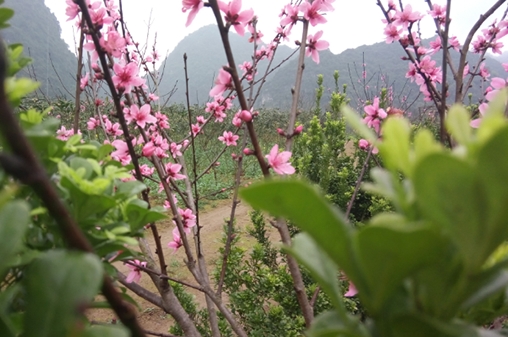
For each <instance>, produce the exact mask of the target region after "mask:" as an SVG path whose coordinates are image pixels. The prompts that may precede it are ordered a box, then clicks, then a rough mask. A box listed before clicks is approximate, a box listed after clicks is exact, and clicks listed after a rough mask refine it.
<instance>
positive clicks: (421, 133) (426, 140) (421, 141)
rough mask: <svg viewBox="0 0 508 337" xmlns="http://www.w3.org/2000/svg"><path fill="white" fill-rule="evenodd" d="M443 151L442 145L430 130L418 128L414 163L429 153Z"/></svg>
mask: <svg viewBox="0 0 508 337" xmlns="http://www.w3.org/2000/svg"><path fill="white" fill-rule="evenodd" d="M441 151H443V148H442V146H441V145H440V144H439V143H438V142H437V141H436V139H435V138H434V135H433V134H432V132H430V130H427V129H422V130H418V132H417V133H416V135H415V139H414V158H413V165H417V164H418V163H419V162H420V161H421V160H422V159H423V158H425V157H426V156H428V155H429V154H432V153H436V152H441Z"/></svg>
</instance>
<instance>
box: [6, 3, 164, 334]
mask: <svg viewBox="0 0 508 337" xmlns="http://www.w3.org/2000/svg"><path fill="white" fill-rule="evenodd" d="M5 10H6V9H5V8H1V9H0V18H1V19H3V18H5V17H6V16H5V15H3V14H4V11H5ZM1 25H4V22H1V23H0V26H1ZM7 50H8V52H7V57H8V58H9V59H8V62H9V73H8V75H9V77H8V78H6V86H7V89H6V91H7V95H8V99H9V101H10V103H11V104H12V105H13V106H18V114H17V116H18V118H19V122H20V124H21V126H22V127H23V129H24V131H25V134H26V136H27V137H28V140H29V142H30V143H31V145H32V146H33V148H34V149H35V150H36V151H37V153H38V154H39V159H40V160H41V161H42V163H43V164H44V166H45V168H46V170H47V173H48V174H49V176H50V177H51V178H52V180H53V182H54V183H55V186H56V187H57V191H58V193H59V195H58V197H59V198H61V199H62V200H66V206H67V207H68V209H69V211H70V213H71V214H72V216H73V217H74V218H75V219H76V220H77V222H78V223H79V226H80V228H81V230H82V232H83V233H85V235H86V237H87V238H88V240H89V242H90V243H91V244H92V247H93V249H94V251H95V253H96V254H89V253H82V252H76V251H70V250H68V249H66V244H65V243H64V241H63V239H62V232H61V229H60V228H59V227H58V226H57V225H56V222H55V219H54V218H53V217H52V216H50V214H49V212H48V209H47V208H46V205H45V204H44V202H43V200H41V199H39V198H38V197H37V195H36V193H34V190H32V189H30V188H29V187H28V186H27V185H21V184H18V183H14V182H13V180H12V179H10V178H9V177H8V176H7V175H6V174H5V172H4V171H3V170H2V171H0V224H2V226H0V237H2V238H9V239H8V240H7V241H5V240H4V243H3V244H2V249H1V251H0V253H1V254H2V263H1V264H0V289H1V292H0V335H2V336H6V337H8V336H13V337H14V336H19V335H20V334H23V336H27V337H30V336H43V337H44V336H47V337H50V336H63V335H66V334H68V333H72V335H73V336H104V335H108V336H118V337H120V336H126V335H127V334H126V331H125V330H124V329H123V328H119V327H99V328H97V327H90V326H89V325H87V324H82V323H83V309H85V308H86V307H87V306H88V305H90V303H91V301H92V300H93V298H94V297H95V295H96V294H97V293H98V292H99V289H100V287H101V284H102V282H103V278H104V275H105V274H106V273H107V272H111V273H115V272H116V271H115V270H114V269H112V268H111V266H109V265H107V264H104V263H103V262H105V261H108V262H112V261H114V260H117V259H123V258H130V257H133V256H136V255H137V254H138V253H137V252H135V251H132V250H131V249H130V248H129V247H128V245H136V244H137V241H136V239H135V238H137V237H140V236H141V235H142V234H143V231H144V228H143V226H144V225H146V224H147V223H149V222H152V221H155V220H157V219H161V218H164V217H165V215H164V214H162V213H160V212H159V211H158V210H157V209H156V208H152V209H148V207H147V205H146V203H143V202H142V201H140V200H139V199H137V194H138V193H139V192H140V191H141V190H144V189H145V188H146V187H145V186H144V185H143V184H141V183H139V182H136V181H122V180H123V179H125V178H129V177H130V176H131V175H130V173H129V167H122V166H121V165H120V164H119V163H118V162H116V161H113V160H112V159H111V157H110V156H109V154H110V152H111V150H112V146H111V145H101V144H99V143H97V142H93V141H92V142H89V143H85V142H83V141H82V140H81V136H80V135H75V136H72V137H70V138H69V139H68V140H67V141H61V140H58V139H56V138H55V132H56V129H57V127H58V125H59V124H60V122H59V121H58V120H56V119H54V118H48V117H47V114H48V112H49V109H46V110H44V111H38V110H37V109H34V108H28V109H25V106H23V105H20V103H21V98H23V97H25V96H26V95H28V94H29V93H30V92H32V91H33V90H34V89H35V88H36V87H37V83H35V82H33V81H31V80H29V79H26V78H16V77H15V75H16V74H17V73H18V72H19V71H20V70H21V69H22V68H23V67H24V66H26V65H27V62H26V61H25V58H23V56H22V55H21V51H22V47H21V46H20V45H17V44H16V45H10V46H8V47H7ZM1 147H2V150H3V151H4V153H5V151H7V152H8V147H7V146H6V144H5V140H4V139H2V142H1ZM8 156H9V155H7V154H2V161H3V163H4V164H5V160H7V158H9V157H8ZM12 158H16V157H12ZM11 160H13V159H11ZM7 224H11V225H10V226H9V225H7ZM12 224H16V225H15V226H14V225H12ZM55 289H58V295H59V296H57V297H55Z"/></svg>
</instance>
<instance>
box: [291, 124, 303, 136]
mask: <svg viewBox="0 0 508 337" xmlns="http://www.w3.org/2000/svg"><path fill="white" fill-rule="evenodd" d="M302 131H303V125H298V126H297V127H296V128H295V131H294V133H293V134H295V135H299V134H300V133H302Z"/></svg>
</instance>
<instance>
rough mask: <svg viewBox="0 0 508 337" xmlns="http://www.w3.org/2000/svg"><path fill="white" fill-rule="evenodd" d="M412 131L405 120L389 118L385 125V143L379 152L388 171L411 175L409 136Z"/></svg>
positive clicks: (381, 145)
mask: <svg viewBox="0 0 508 337" xmlns="http://www.w3.org/2000/svg"><path fill="white" fill-rule="evenodd" d="M410 132H411V129H410V126H409V123H408V121H407V120H406V119H404V118H388V119H387V120H386V121H385V122H384V124H383V141H382V142H381V143H380V144H379V146H378V147H379V151H380V152H381V155H382V157H383V161H384V164H385V165H386V167H387V168H388V169H392V170H393V171H400V172H403V173H404V174H405V175H410V172H411V171H412V170H411V166H410V161H409V135H410Z"/></svg>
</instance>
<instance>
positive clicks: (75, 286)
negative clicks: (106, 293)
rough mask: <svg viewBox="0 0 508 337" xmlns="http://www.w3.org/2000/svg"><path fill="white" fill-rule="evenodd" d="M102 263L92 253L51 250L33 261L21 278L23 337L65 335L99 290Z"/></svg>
mask: <svg viewBox="0 0 508 337" xmlns="http://www.w3.org/2000/svg"><path fill="white" fill-rule="evenodd" d="M102 274H103V272H102V264H101V261H100V260H99V259H98V258H97V257H96V256H94V255H92V254H84V253H78V252H66V251H61V250H54V251H50V252H48V253H46V254H44V255H43V256H42V257H41V258H40V259H37V260H35V261H34V262H33V263H32V264H31V265H30V268H28V270H27V272H26V275H25V276H26V277H25V278H24V279H23V280H24V283H25V287H26V292H27V298H29V299H30V301H29V302H28V303H27V306H26V314H25V334H24V336H25V337H54V336H66V335H67V333H68V331H69V329H70V328H71V327H72V326H73V324H75V323H76V319H77V318H78V317H79V316H80V315H79V313H80V311H81V310H82V308H83V307H84V305H86V303H87V302H90V301H91V300H92V299H93V297H94V296H95V295H96V294H97V292H98V291H99V288H100V286H101V283H102Z"/></svg>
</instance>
